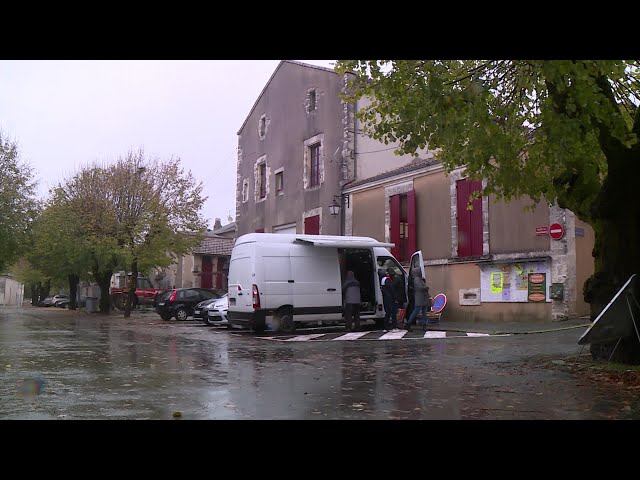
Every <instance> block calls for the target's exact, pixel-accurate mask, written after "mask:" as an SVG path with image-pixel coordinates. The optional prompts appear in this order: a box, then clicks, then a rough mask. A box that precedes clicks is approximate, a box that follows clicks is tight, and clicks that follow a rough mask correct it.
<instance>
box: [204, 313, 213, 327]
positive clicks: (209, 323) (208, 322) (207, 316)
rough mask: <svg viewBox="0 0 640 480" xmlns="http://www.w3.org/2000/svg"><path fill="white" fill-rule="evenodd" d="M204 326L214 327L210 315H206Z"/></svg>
mask: <svg viewBox="0 0 640 480" xmlns="http://www.w3.org/2000/svg"><path fill="white" fill-rule="evenodd" d="M204 324H205V325H209V326H212V325H213V322H212V321H211V320H209V315H208V314H207V315H205V317H204Z"/></svg>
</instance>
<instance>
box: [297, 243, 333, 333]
mask: <svg viewBox="0 0 640 480" xmlns="http://www.w3.org/2000/svg"><path fill="white" fill-rule="evenodd" d="M290 255H291V272H292V273H293V279H294V283H293V295H292V296H293V308H294V315H295V316H296V317H297V318H299V319H301V320H305V319H306V320H314V319H315V320H339V319H341V318H342V280H341V278H340V262H339V260H338V249H337V248H335V247H315V246H309V245H293V246H292V248H291V250H290Z"/></svg>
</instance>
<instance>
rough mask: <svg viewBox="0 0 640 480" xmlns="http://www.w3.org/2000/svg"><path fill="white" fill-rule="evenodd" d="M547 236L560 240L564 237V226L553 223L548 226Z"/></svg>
mask: <svg viewBox="0 0 640 480" xmlns="http://www.w3.org/2000/svg"><path fill="white" fill-rule="evenodd" d="M549 236H550V237H551V238H553V239H554V240H560V239H561V238H562V237H564V228H563V227H562V225H560V224H559V223H554V224H553V225H551V226H550V227H549Z"/></svg>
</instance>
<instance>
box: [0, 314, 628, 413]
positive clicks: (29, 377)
mask: <svg viewBox="0 0 640 480" xmlns="http://www.w3.org/2000/svg"><path fill="white" fill-rule="evenodd" d="M322 332H324V333H327V332H329V333H331V332H340V329H339V328H338V329H335V328H334V329H333V330H331V329H329V330H324V331H321V333H322ZM583 332H584V329H569V330H561V331H555V332H549V333H540V334H533V335H513V336H493V337H464V338H461V337H457V338H420V337H421V333H420V334H416V335H414V336H413V337H412V338H411V339H406V338H405V339H393V340H387V341H367V340H366V339H358V340H353V341H337V340H332V337H336V336H338V335H337V334H335V335H326V336H324V337H325V338H329V340H325V341H316V340H311V341H291V342H289V341H286V342H285V341H281V340H282V339H280V340H277V339H269V338H256V337H255V336H254V335H252V334H250V333H248V332H242V331H238V330H235V331H233V332H231V331H228V330H227V329H226V328H224V327H222V328H218V327H213V328H208V327H205V326H204V325H202V324H201V323H198V322H192V321H187V322H176V321H171V322H163V321H162V320H160V318H159V317H158V316H157V315H155V314H134V316H133V317H132V318H131V319H124V318H122V317H116V316H110V317H102V316H100V315H97V314H93V315H87V314H84V313H80V312H67V311H64V310H61V309H55V308H36V307H30V306H25V307H23V308H22V309H17V308H10V307H6V308H2V307H0V373H1V375H0V419H170V420H173V419H175V418H179V419H181V420H192V419H554V420H555V419H567V420H569V419H571V420H573V419H629V418H640V405H639V403H638V400H636V399H635V398H632V397H629V396H626V395H624V394H622V393H621V391H620V389H616V388H614V387H612V386H608V385H600V384H597V383H593V382H585V381H584V379H582V378H580V377H579V376H576V375H575V374H573V373H571V372H569V371H568V369H567V368H554V364H553V363H552V362H553V361H554V360H555V361H556V362H557V361H558V360H561V359H564V360H565V361H569V362H570V358H571V357H575V356H576V355H577V353H578V351H579V347H578V345H577V339H578V338H579V337H580V335H581V334H582V333H583ZM297 333H298V334H304V333H310V332H305V331H299V332H297ZM380 335H381V333H376V332H372V333H370V334H367V336H366V337H367V338H369V339H372V340H375V339H376V336H378V337H379V336H380ZM267 337H268V335H267ZM319 337H320V335H319ZM560 363H561V362H560ZM175 412H180V415H179V417H174V414H175ZM176 415H177V414H176Z"/></svg>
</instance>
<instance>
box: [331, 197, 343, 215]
mask: <svg viewBox="0 0 640 480" xmlns="http://www.w3.org/2000/svg"><path fill="white" fill-rule="evenodd" d="M338 198H340V196H339V195H334V196H333V202H331V205H329V213H331V216H332V217H335V216H336V215H340V203H338Z"/></svg>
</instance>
